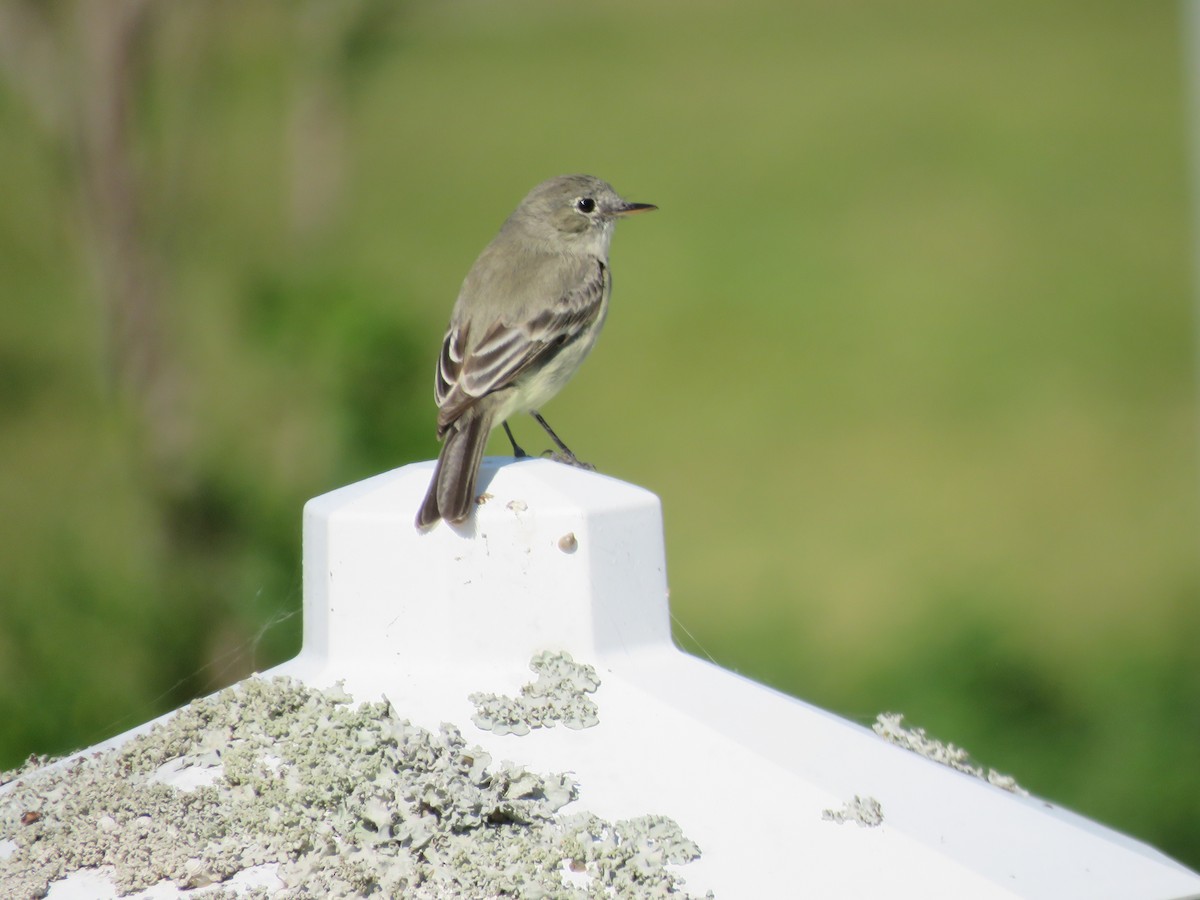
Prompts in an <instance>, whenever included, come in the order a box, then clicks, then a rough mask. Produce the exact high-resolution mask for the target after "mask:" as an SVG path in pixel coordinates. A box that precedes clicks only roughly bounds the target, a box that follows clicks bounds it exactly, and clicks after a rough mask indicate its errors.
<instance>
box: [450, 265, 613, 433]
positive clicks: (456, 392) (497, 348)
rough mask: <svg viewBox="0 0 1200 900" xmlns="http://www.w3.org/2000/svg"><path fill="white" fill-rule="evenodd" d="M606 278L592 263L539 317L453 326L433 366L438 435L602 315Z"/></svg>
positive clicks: (533, 367)
mask: <svg viewBox="0 0 1200 900" xmlns="http://www.w3.org/2000/svg"><path fill="white" fill-rule="evenodd" d="M608 278H609V276H608V270H607V267H606V266H605V265H604V263H603V262H602V261H600V260H599V259H593V260H592V261H591V265H590V267H589V268H588V270H587V272H586V274H585V277H584V278H583V279H582V280H580V281H577V282H576V283H575V287H574V288H572V289H569V290H564V291H563V292H562V293H561V295H560V296H559V298H558V300H557V302H555V303H554V304H553V305H552V306H550V307H548V308H546V309H545V310H543V311H541V312H538V313H536V314H534V315H532V316H529V317H527V318H526V317H523V316H520V315H518V316H516V317H514V320H513V321H509V320H506V319H500V320H498V321H495V322H492V323H490V324H488V323H478V322H471V321H470V320H467V321H465V322H462V323H458V322H452V323H451V325H450V329H449V330H448V331H447V332H446V338H445V340H444V341H443V342H442V355H441V357H440V359H439V360H438V371H437V385H436V389H435V394H436V397H437V404H438V433H439V434H442V433H444V432H445V429H446V428H447V427H448V426H449V425H450V423H452V422H453V421H454V420H456V419H457V418H458V417H459V416H461V415H462V414H463V413H464V412H465V411H466V410H467V409H469V408H470V407H471V406H472V404H474V403H475V402H476V401H478V400H479V399H480V398H481V397H485V396H487V395H488V394H490V393H492V392H494V391H498V390H502V389H503V388H506V387H508V386H509V385H511V384H512V383H513V382H514V381H515V380H516V379H517V378H518V377H520V376H521V375H522V374H523V373H525V372H528V371H529V370H531V369H536V368H538V367H540V366H541V365H544V364H545V363H546V361H547V360H548V359H550V358H551V357H552V356H553V355H554V353H555V352H556V351H557V350H558V349H559V348H560V347H562V346H563V345H564V344H567V343H570V342H571V341H572V340H574V339H576V338H578V337H579V336H580V335H581V334H583V333H584V332H585V331H586V330H587V329H588V327H589V326H590V325H591V324H592V323H593V322H594V321H595V319H596V317H597V316H599V315H600V313H601V311H602V310H603V307H604V298H605V294H606V293H607V286H608ZM473 325H474V326H475V327H476V328H478V327H480V326H483V328H484V330H483V332H482V334H481V335H480V336H479V339H478V340H477V341H476V340H472V337H473V335H472V333H471V328H472V326H473Z"/></svg>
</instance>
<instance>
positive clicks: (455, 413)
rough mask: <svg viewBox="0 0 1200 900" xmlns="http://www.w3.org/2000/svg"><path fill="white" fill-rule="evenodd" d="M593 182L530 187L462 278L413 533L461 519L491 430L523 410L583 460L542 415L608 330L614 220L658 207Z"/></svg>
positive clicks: (580, 178) (557, 181)
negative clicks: (431, 461)
mask: <svg viewBox="0 0 1200 900" xmlns="http://www.w3.org/2000/svg"><path fill="white" fill-rule="evenodd" d="M657 208H658V207H657V206H655V205H654V204H653V203H631V202H629V201H628V200H625V199H624V198H622V197H621V195H620V194H618V193H617V192H616V190H614V189H613V187H612V185H610V184H608V183H607V182H606V181H603V180H601V179H599V178H596V177H594V176H591V175H561V176H559V177H557V178H551V179H549V180H547V181H543V182H542V183H541V184H539V185H537V187H535V188H534V189H533V190H531V191H530V192H529V193H528V194H527V195H526V197H525V199H523V200H522V201H521V202H520V204H518V206H517V208H516V209H515V210H514V211H513V212H512V214H511V215H510V216H509V217H508V218H507V219H506V220H505V221H504V224H503V225H502V226H501V228H500V231H499V233H498V234H497V235H496V236H495V237H494V238H493V239H492V241H491V243H489V244H488V245H487V246H486V247H485V248H484V249H483V252H482V253H480V254H479V258H478V259H476V260H475V263H474V264H473V265H472V266H471V268H470V270H469V271H468V272H467V277H466V278H465V279H464V280H463V283H462V287H461V289H460V290H459V293H458V299H457V300H456V301H455V303H454V309H453V311H452V312H451V315H450V324H449V327H448V328H447V329H446V336H445V338H444V339H443V341H442V349H441V354H440V355H439V357H438V361H437V367H436V376H435V383H434V397H435V399H436V401H437V408H438V416H437V436H438V440H440V441H442V448H441V452H440V453H439V454H438V460H437V464H436V466H435V467H434V470H433V477H432V479H431V480H430V483H429V490H428V492H427V493H426V495H425V499H424V502H422V504H421V507H420V509H419V510H418V512H417V518H416V524H417V527H418V528H425V527H428V526H431V525H434V524H435V523H437V521H438V520H439V519H445V520H446V521H448V522H452V523H456V524H457V523H461V522H464V521H465V520H466V519H467V518H468V517H469V516H470V514H471V510H472V508H473V507H474V505H475V482H476V478H477V476H478V473H479V464H480V462H481V461H482V459H483V449H484V447H485V445H486V444H487V440H488V435H490V434H491V432H492V430H493V429H494V428H495V427H496V426H498V425H503V427H504V431H505V433H506V434H507V435H508V439H509V441H510V442H511V443H512V447H513V454H514V456H517V457H523V456H527V455H528V454H526V453H525V451H524V450H522V449H521V448H520V447H519V446H518V445H517V442H516V440H515V439H514V438H513V434H512V430H511V429H510V428H509V426H508V421H507V420H508V419H509V418H510V417H512V416H514V415H516V414H518V413H526V412H527V413H530V414H532V415H533V417H534V419H536V420H537V422H538V423H539V424H540V425H541V426H542V427H543V428H544V429H545V430H546V432H547V433H548V434H549V435H550V437H551V439H552V440H553V441H554V443H555V445H556V446H557V447H558V448H559V451H561V452H560V453H559V454H558V455H556V457H555V458H556V459H559V460H560V461H563V462H567V463H571V464H573V465H580V466H583V467H584V468H591V467H590V466H588V465H587V464H584V463H580V462H579V460H578V459H577V458H576V456H575V454H574V453H572V452H571V451H570V449H568V447H567V445H566V444H564V443H563V442H562V440H560V439H559V437H558V435H557V434H555V433H554V431H553V429H551V427H550V426H549V424H547V422H546V420H545V419H544V418H543V417H542V416H541V414H540V413H539V412H538V410H539V408H540V407H541V406H542V405H543V404H544V403H545V402H546V401H548V400H549V399H550V398H551V397H553V396H554V395H555V394H557V393H558V392H559V390H560V389H561V388H562V387H563V385H565V384H566V383H567V381H568V380H570V378H571V376H572V375H574V374H575V372H576V370H577V369H578V368H579V366H580V364H581V363H582V362H583V360H584V358H585V357H586V356H587V355H588V353H589V352H590V351H591V349H592V347H593V346H594V345H595V343H596V338H597V337H598V336H599V334H600V329H601V328H602V327H603V326H604V320H605V317H606V316H607V314H608V301H609V296H610V295H611V293H612V274H611V272H610V271H609V266H608V251H609V246H610V244H611V242H612V236H613V230H614V226H615V225H616V221H617V219H620V218H622V217H625V216H629V215H633V214H635V213H641V212H647V211H649V210H653V209H657Z"/></svg>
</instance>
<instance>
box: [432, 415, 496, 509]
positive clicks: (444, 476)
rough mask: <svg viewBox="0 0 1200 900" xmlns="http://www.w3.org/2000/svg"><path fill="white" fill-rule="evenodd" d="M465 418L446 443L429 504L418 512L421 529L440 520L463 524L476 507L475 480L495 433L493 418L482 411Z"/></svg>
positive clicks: (455, 425) (440, 457)
mask: <svg viewBox="0 0 1200 900" xmlns="http://www.w3.org/2000/svg"><path fill="white" fill-rule="evenodd" d="M464 419H465V420H466V421H464V420H463V419H460V420H459V421H458V422H456V423H455V424H454V425H453V426H452V427H451V429H450V432H449V434H447V435H446V442H445V443H444V444H442V452H441V453H439V454H438V461H437V466H436V467H435V468H434V470H433V479H432V480H431V481H430V482H429V490H428V492H426V494H425V502H424V503H422V504H421V509H420V510H419V511H418V512H417V527H418V528H424V527H425V526H427V525H432V524H433V523H434V522H436V521H437V520H438V519H445V520H446V521H447V522H461V521H463V520H464V519H466V518H467V516H469V515H470V514H471V507H473V506H474V505H475V478H476V476H477V475H478V474H479V463H480V462H481V461H482V460H483V448H484V447H486V446H487V440H488V435H489V434H490V433H491V430H492V417H491V415H489V414H488V413H487V412H481V413H480V414H479V415H474V416H465V417H464Z"/></svg>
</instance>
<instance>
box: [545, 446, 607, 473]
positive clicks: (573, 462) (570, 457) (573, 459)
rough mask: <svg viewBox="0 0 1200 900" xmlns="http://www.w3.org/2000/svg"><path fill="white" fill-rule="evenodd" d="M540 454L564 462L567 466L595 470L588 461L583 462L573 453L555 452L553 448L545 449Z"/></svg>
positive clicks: (589, 470) (588, 470)
mask: <svg viewBox="0 0 1200 900" xmlns="http://www.w3.org/2000/svg"><path fill="white" fill-rule="evenodd" d="M542 456H544V457H547V458H549V459H552V460H554V461H555V462H560V463H565V464H566V465H568V466H574V467H575V468H576V469H583V470H585V471H587V472H595V471H596V467H595V466H593V465H592V464H591V463H589V462H584V461H583V460H581V459H580V458H579V457H577V456H576V455H575V454H574V453H555V452H554V451H553V450H547V451H546V452H545V453H543V454H542Z"/></svg>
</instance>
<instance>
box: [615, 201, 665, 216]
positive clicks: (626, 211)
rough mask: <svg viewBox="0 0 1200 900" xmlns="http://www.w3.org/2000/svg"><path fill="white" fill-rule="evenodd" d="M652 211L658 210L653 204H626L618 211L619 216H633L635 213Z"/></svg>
mask: <svg viewBox="0 0 1200 900" xmlns="http://www.w3.org/2000/svg"><path fill="white" fill-rule="evenodd" d="M652 209H658V207H657V206H655V205H654V204H653V203H626V204H625V205H624V206H622V207H621V208H620V209H618V210H617V212H616V214H617V215H618V216H632V215H633V214H634V213H640V212H649V211H650V210H652Z"/></svg>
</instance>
